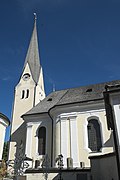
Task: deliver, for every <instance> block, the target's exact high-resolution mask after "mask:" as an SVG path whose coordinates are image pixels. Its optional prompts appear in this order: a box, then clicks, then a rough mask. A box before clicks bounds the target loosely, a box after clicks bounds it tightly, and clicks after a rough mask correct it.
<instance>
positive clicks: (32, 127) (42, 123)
mask: <svg viewBox="0 0 120 180" xmlns="http://www.w3.org/2000/svg"><path fill="white" fill-rule="evenodd" d="M25 120H26V122H27V134H28V136H27V137H28V138H27V141H26V155H27V156H28V157H30V158H32V159H33V161H34V163H35V160H40V159H42V158H43V156H41V155H39V154H38V129H39V128H40V127H45V128H46V154H48V157H49V159H50V161H51V139H52V121H51V119H50V117H49V116H48V115H46V116H40V115H36V116H34V117H33V116H30V118H29V117H28V118H27V119H25Z"/></svg>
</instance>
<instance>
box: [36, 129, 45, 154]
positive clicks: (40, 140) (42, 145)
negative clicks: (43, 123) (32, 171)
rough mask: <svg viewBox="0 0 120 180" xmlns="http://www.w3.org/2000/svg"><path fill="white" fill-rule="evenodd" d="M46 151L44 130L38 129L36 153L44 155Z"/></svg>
mask: <svg viewBox="0 0 120 180" xmlns="http://www.w3.org/2000/svg"><path fill="white" fill-rule="evenodd" d="M45 150H46V128H45V127H40V128H39V130H38V153H39V155H45Z"/></svg>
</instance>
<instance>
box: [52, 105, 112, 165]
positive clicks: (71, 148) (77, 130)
mask: <svg viewBox="0 0 120 180" xmlns="http://www.w3.org/2000/svg"><path fill="white" fill-rule="evenodd" d="M51 114H52V115H53V117H54V123H55V124H56V128H55V129H54V131H56V132H55V133H56V136H55V139H54V149H55V152H54V158H55V157H57V156H58V154H63V157H64V165H65V167H66V166H67V158H68V157H72V158H73V167H80V162H84V164H85V167H90V161H89V159H88V156H89V155H90V154H104V153H107V152H113V139H112V132H111V131H108V129H107V122H106V114H105V109H104V104H103V102H100V103H98V104H97V103H94V102H92V103H91V104H89V105H87V104H84V106H82V105H81V106H80V105H79V106H76V107H75V106H74V105H73V106H72V105H71V107H66V106H62V107H59V109H57V107H56V108H55V109H54V110H52V111H51ZM73 117H74V118H73ZM93 117H94V118H96V119H97V120H98V122H99V124H100V130H101V138H102V149H101V152H96V153H93V152H92V151H91V150H90V149H89V147H88V132H87V125H88V119H89V118H93ZM68 120H70V124H69V123H68ZM58 139H59V140H58ZM70 143H71V145H70ZM72 152H73V154H72Z"/></svg>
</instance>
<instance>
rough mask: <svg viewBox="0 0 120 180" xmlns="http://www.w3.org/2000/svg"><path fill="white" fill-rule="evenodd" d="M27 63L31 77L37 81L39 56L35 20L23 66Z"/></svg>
mask: <svg viewBox="0 0 120 180" xmlns="http://www.w3.org/2000/svg"><path fill="white" fill-rule="evenodd" d="M27 63H28V64H29V66H30V70H31V73H32V77H33V79H34V81H35V82H36V83H37V82H38V78H39V75H40V57H39V49H38V39H37V29H36V20H35V23H34V28H33V33H32V37H31V41H30V44H29V48H28V52H27V56H26V59H25V64H24V68H25V66H26V64H27ZM24 68H23V69H24Z"/></svg>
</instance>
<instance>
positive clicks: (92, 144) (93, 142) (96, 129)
mask: <svg viewBox="0 0 120 180" xmlns="http://www.w3.org/2000/svg"><path fill="white" fill-rule="evenodd" d="M87 130H88V147H89V148H90V149H91V151H94V152H97V151H100V149H101V147H102V140H101V132H100V124H99V123H98V120H96V119H90V120H89V121H88V126H87Z"/></svg>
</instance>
